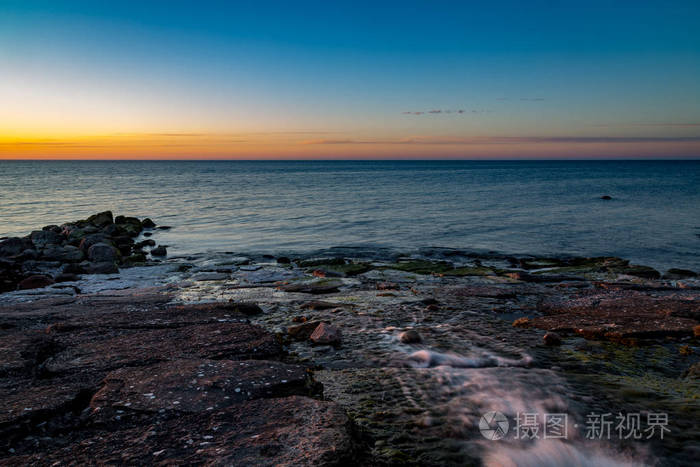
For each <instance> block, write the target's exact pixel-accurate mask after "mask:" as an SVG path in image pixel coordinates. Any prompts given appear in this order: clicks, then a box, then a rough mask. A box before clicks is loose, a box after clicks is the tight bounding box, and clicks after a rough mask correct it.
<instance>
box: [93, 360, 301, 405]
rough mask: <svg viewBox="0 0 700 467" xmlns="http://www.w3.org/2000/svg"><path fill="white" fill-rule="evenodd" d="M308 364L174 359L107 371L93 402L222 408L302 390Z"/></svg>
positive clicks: (97, 403)
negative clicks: (305, 365) (102, 384)
mask: <svg viewBox="0 0 700 467" xmlns="http://www.w3.org/2000/svg"><path fill="white" fill-rule="evenodd" d="M306 379H307V372H306V368H304V367H302V366H299V365H287V364H285V363H280V362H271V361H262V360H246V361H231V360H171V361H168V362H162V363H158V364H155V365H150V366H147V367H142V368H121V369H119V370H116V371H113V372H111V373H109V374H108V375H107V377H106V378H105V381H104V384H105V385H104V386H103V387H102V389H100V391H99V392H97V394H95V396H94V397H93V398H92V401H91V403H90V406H91V407H92V408H93V409H94V410H96V411H99V410H101V409H102V408H106V407H109V408H119V409H123V408H128V409H129V410H138V411H144V412H158V411H160V410H163V409H164V410H175V411H180V412H206V411H211V410H221V409H222V408H225V407H228V406H230V405H232V404H236V403H240V402H242V401H245V400H252V399H259V398H264V397H277V396H284V395H291V394H302V393H303V392H304V391H305V384H306Z"/></svg>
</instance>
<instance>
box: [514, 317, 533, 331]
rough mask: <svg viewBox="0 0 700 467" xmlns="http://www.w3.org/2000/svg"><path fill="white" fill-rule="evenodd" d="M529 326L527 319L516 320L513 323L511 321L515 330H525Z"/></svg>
mask: <svg viewBox="0 0 700 467" xmlns="http://www.w3.org/2000/svg"><path fill="white" fill-rule="evenodd" d="M529 326H530V319H529V318H525V317H523V318H518V319H516V320H515V321H513V327H516V328H527V327H529Z"/></svg>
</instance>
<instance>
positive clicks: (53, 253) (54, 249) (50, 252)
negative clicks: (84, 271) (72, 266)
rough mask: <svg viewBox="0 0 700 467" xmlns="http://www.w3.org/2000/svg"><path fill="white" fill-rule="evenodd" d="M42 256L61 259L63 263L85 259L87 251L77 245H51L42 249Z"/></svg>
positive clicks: (49, 258) (55, 259)
mask: <svg viewBox="0 0 700 467" xmlns="http://www.w3.org/2000/svg"><path fill="white" fill-rule="evenodd" d="M41 256H42V257H43V258H44V259H48V260H54V261H60V262H62V263H78V262H80V261H82V260H83V259H85V253H83V251H82V250H81V249H80V248H78V247H75V246H72V245H66V246H58V245H50V246H49V247H48V248H46V249H44V250H42V252H41Z"/></svg>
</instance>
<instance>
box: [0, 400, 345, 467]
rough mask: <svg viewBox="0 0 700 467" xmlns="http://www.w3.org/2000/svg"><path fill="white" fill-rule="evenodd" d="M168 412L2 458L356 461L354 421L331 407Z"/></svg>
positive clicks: (298, 404) (298, 403)
mask: <svg viewBox="0 0 700 467" xmlns="http://www.w3.org/2000/svg"><path fill="white" fill-rule="evenodd" d="M125 415H126V414H125ZM166 415H167V414H166ZM166 415H163V416H161V417H158V418H151V419H147V418H146V419H143V420H141V421H140V422H139V423H135V424H133V425H125V426H119V425H117V427H116V429H112V430H109V431H95V432H85V433H80V434H82V435H83V438H82V439H81V441H80V442H75V443H72V444H70V445H69V446H66V447H60V448H56V449H53V450H48V449H44V450H41V449H37V448H36V447H33V448H31V449H27V450H26V451H27V452H24V453H18V454H17V455H16V456H14V457H10V458H9V459H8V458H5V459H3V461H10V462H12V463H15V464H18V465H19V464H24V465H27V464H43V465H50V464H54V463H59V464H62V463H69V464H77V465H93V464H98V465H138V464H144V463H157V464H162V465H189V464H196V465H222V466H223V465H260V466H273V465H274V466H289V467H291V466H317V465H328V466H333V465H338V466H339V465H349V464H350V463H351V462H352V459H353V454H354V453H353V444H352V438H351V435H350V422H349V420H348V418H347V416H346V415H345V413H344V411H343V410H342V409H341V408H340V407H339V406H337V405H336V404H334V403H332V402H325V401H318V400H314V399H310V398H308V397H302V396H290V397H285V398H280V399H275V400H274V402H270V401H269V400H253V401H247V402H242V403H240V404H235V405H232V406H230V407H228V408H226V409H225V410H222V411H214V410H212V411H205V412H200V413H192V414H184V415H181V416H177V417H167V416H166ZM74 435H75V434H74Z"/></svg>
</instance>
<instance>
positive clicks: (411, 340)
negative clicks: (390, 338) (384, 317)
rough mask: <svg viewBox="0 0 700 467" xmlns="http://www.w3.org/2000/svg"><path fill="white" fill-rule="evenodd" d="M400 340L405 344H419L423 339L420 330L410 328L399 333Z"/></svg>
mask: <svg viewBox="0 0 700 467" xmlns="http://www.w3.org/2000/svg"><path fill="white" fill-rule="evenodd" d="M399 340H400V341H401V342H403V343H404V344H417V343H419V342H420V341H421V340H422V339H421V337H420V334H418V331H415V330H413V329H409V330H408V331H404V332H402V333H401V334H399Z"/></svg>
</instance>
